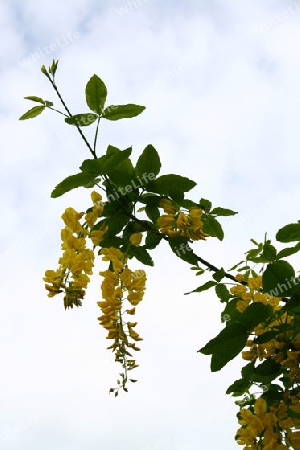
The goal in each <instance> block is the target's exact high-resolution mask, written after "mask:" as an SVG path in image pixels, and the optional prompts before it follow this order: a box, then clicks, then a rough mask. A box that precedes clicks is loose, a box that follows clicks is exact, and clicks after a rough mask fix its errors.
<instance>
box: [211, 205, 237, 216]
mask: <svg viewBox="0 0 300 450" xmlns="http://www.w3.org/2000/svg"><path fill="white" fill-rule="evenodd" d="M210 214H216V215H217V216H234V215H235V214H238V213H237V212H236V211H232V210H231V209H226V208H219V207H218V208H214V209H213V210H212V211H210Z"/></svg>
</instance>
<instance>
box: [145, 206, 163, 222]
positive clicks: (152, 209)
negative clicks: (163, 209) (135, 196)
mask: <svg viewBox="0 0 300 450" xmlns="http://www.w3.org/2000/svg"><path fill="white" fill-rule="evenodd" d="M145 211H146V214H147V216H148V217H149V219H150V220H152V222H153V223H156V221H157V219H158V218H159V216H160V213H159V209H158V208H157V207H156V206H151V205H147V206H146V208H145Z"/></svg>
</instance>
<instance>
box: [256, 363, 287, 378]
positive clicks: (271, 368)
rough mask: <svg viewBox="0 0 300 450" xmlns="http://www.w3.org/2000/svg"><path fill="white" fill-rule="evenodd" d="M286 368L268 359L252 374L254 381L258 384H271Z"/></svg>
mask: <svg viewBox="0 0 300 450" xmlns="http://www.w3.org/2000/svg"><path fill="white" fill-rule="evenodd" d="M283 370H284V368H283V367H282V366H281V364H279V363H276V362H274V361H273V360H272V359H266V360H265V361H264V362H263V363H261V364H259V365H258V366H257V367H255V368H254V370H253V372H252V377H251V379H252V381H255V382H258V383H270V382H271V381H273V380H275V378H277V377H278V376H279V375H280V374H281V373H282V371H283Z"/></svg>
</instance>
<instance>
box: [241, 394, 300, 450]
mask: <svg viewBox="0 0 300 450" xmlns="http://www.w3.org/2000/svg"><path fill="white" fill-rule="evenodd" d="M267 409H268V408H267V403H266V401H265V400H264V399H263V398H262V397H260V398H258V399H257V400H256V401H255V403H254V407H253V408H251V409H246V408H242V409H241V410H240V412H239V414H238V416H239V424H240V425H242V427H241V428H239V429H238V431H237V443H238V444H239V445H245V447H244V450H246V449H247V450H248V449H255V450H260V449H261V450H273V449H274V450H287V449H291V448H292V449H294V450H300V431H297V430H296V429H299V426H300V419H297V418H293V417H290V416H289V411H288V410H289V409H291V410H292V411H293V412H295V413H299V412H300V403H299V399H298V398H297V396H296V395H294V396H292V398H291V399H290V398H288V397H286V399H284V400H281V401H278V404H276V405H274V406H271V407H270V408H269V411H268V410H267Z"/></svg>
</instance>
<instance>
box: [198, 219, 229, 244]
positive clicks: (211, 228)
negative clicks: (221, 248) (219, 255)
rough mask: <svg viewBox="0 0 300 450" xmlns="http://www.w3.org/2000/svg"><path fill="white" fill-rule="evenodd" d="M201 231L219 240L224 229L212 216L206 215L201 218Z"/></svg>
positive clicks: (222, 235)
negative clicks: (203, 218)
mask: <svg viewBox="0 0 300 450" xmlns="http://www.w3.org/2000/svg"><path fill="white" fill-rule="evenodd" d="M202 229H203V231H204V233H207V234H209V236H211V237H217V238H218V239H219V240H220V241H222V240H223V238H224V231H223V229H222V227H221V224H220V223H219V222H218V221H217V219H215V218H214V217H212V216H207V217H206V218H205V220H203V228H202Z"/></svg>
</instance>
